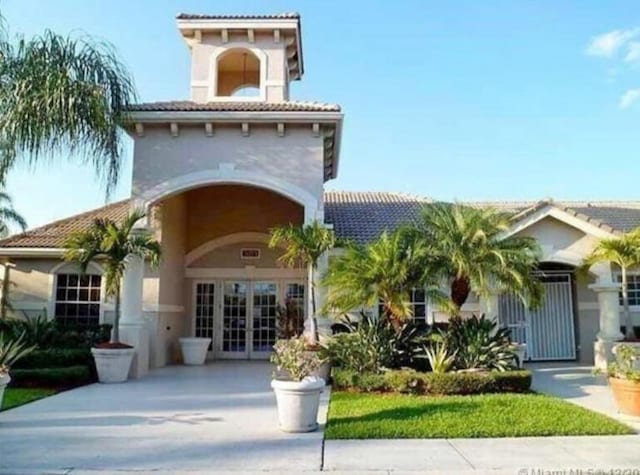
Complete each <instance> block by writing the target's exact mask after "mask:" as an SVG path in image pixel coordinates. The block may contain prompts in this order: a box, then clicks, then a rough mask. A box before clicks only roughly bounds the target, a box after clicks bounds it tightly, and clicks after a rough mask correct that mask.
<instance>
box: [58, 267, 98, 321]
mask: <svg viewBox="0 0 640 475" xmlns="http://www.w3.org/2000/svg"><path fill="white" fill-rule="evenodd" d="M73 265H74V264H73V263H72V262H67V261H62V262H60V263H59V264H56V265H55V266H53V268H52V269H51V270H50V271H49V282H48V283H49V302H48V305H47V319H49V320H53V319H54V318H55V313H56V302H57V299H56V290H57V288H58V274H70V273H73V274H79V275H80V269H74V272H66V271H64V272H59V271H60V270H62V269H64V267H65V266H73ZM91 271H93V272H91ZM86 273H87V274H89V275H99V276H100V277H102V276H103V274H104V269H103V268H102V266H101V265H100V264H98V263H96V262H94V261H91V262H89V265H88V268H87V272H86ZM106 299H107V290H106V283H105V279H103V278H101V279H100V301H99V302H98V305H99V306H100V309H99V314H98V323H100V324H103V323H104V321H105V320H104V313H105V311H107V310H108V308H106V307H107V305H105V304H106Z"/></svg>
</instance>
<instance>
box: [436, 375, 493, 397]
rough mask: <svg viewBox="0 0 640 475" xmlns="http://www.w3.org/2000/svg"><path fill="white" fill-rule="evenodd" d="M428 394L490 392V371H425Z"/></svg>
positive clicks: (491, 380) (491, 381) (491, 378)
mask: <svg viewBox="0 0 640 475" xmlns="http://www.w3.org/2000/svg"><path fill="white" fill-rule="evenodd" d="M425 379H426V388H425V392H426V393H429V394H440V395H445V394H480V393H486V392H492V383H493V377H492V373H485V372H473V373H426V378H425Z"/></svg>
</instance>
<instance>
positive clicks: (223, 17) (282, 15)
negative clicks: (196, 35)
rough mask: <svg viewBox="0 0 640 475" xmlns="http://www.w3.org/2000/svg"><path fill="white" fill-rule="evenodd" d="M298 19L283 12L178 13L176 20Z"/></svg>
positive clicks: (298, 15)
mask: <svg viewBox="0 0 640 475" xmlns="http://www.w3.org/2000/svg"><path fill="white" fill-rule="evenodd" d="M299 18H300V14H299V13H297V12H284V13H277V14H273V15H206V14H205V15H201V14H197V13H178V15H176V19H178V20H280V19H293V20H297V19H299Z"/></svg>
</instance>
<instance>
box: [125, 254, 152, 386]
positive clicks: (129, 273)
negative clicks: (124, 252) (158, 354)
mask: <svg viewBox="0 0 640 475" xmlns="http://www.w3.org/2000/svg"><path fill="white" fill-rule="evenodd" d="M143 283H144V261H143V260H142V259H141V258H140V257H137V256H129V260H128V262H127V265H126V267H125V272H124V278H123V279H122V307H121V316H120V341H122V342H123V343H126V344H128V345H131V346H133V347H134V348H135V350H136V353H135V356H134V357H133V362H132V363H131V370H130V371H129V377H130V378H140V377H142V376H144V375H145V374H147V372H148V371H149V338H150V337H149V329H148V328H147V325H146V322H145V320H144V318H143V314H142V286H143Z"/></svg>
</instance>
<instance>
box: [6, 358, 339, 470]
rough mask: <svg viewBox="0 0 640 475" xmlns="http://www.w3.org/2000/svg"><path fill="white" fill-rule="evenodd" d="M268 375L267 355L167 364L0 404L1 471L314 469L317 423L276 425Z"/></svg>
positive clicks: (319, 458)
mask: <svg viewBox="0 0 640 475" xmlns="http://www.w3.org/2000/svg"><path fill="white" fill-rule="evenodd" d="M270 379H271V366H270V365H269V364H268V363H266V362H221V363H214V364H211V365H209V366H204V367H177V366H174V367H167V368H162V369H159V370H155V371H152V372H151V374H150V375H149V376H147V377H145V378H143V379H140V380H137V381H130V382H128V383H126V384H120V385H100V384H94V385H91V386H85V387H82V388H78V389H75V390H72V391H68V392H64V393H61V394H58V395H56V396H53V397H50V398H47V399H43V400H41V401H37V402H34V403H31V404H28V405H26V406H22V407H19V408H16V409H12V410H9V411H5V412H1V413H0V473H11V474H14V473H76V472H81V471H82V470H114V471H115V470H118V471H134V470H136V471H141V470H165V471H167V472H170V473H171V472H172V473H179V472H181V471H194V470H197V471H201V472H202V473H207V472H211V471H236V470H275V471H277V470H290V469H292V468H295V469H296V470H299V471H304V470H319V469H320V467H321V463H322V437H323V433H322V431H318V432H315V433H310V434H293V435H292V434H285V433H283V432H280V431H279V430H278V426H277V413H276V405H275V397H274V395H273V392H272V391H271V388H270V385H269V384H270ZM327 395H328V391H326V392H325V395H324V398H323V406H324V410H322V408H321V413H322V414H323V416H324V415H326V404H327ZM121 473H122V472H121Z"/></svg>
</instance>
